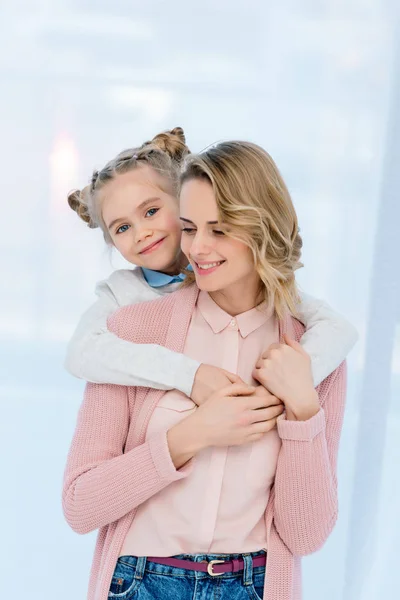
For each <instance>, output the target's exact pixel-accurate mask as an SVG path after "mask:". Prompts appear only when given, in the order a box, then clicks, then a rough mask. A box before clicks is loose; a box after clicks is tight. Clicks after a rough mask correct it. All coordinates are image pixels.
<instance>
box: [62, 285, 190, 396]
mask: <svg viewBox="0 0 400 600" xmlns="http://www.w3.org/2000/svg"><path fill="white" fill-rule="evenodd" d="M96 293H97V295H98V300H97V302H95V303H94V304H93V305H92V306H91V307H90V308H89V309H88V310H87V311H86V312H85V313H84V315H83V316H82V317H81V320H80V322H79V324H78V327H77V328H76V330H75V333H74V335H73V337H72V339H71V341H70V342H69V344H68V348H67V356H66V360H65V368H66V369H67V370H68V371H69V372H70V373H71V374H72V375H74V376H75V377H79V378H80V379H85V380H86V381H89V382H92V383H113V384H116V385H127V386H144V387H150V388H155V389H159V390H170V389H178V390H180V391H181V392H183V393H184V394H186V395H187V396H189V397H190V394H191V391H192V387H193V382H194V378H195V375H196V371H197V369H198V368H199V366H200V363H199V362H197V361H195V360H192V359H191V358H189V357H188V356H185V355H184V354H179V353H177V352H173V351H172V350H169V349H167V348H164V347H163V346H157V345H156V344H134V343H132V342H127V341H126V340H122V339H120V338H119V337H117V336H116V335H114V334H113V333H111V332H110V331H108V329H107V319H108V317H109V316H110V315H111V314H112V313H113V312H115V311H116V310H118V308H120V306H121V304H120V303H119V302H118V300H117V298H116V297H115V295H114V294H113V292H112V290H111V288H110V287H109V286H108V284H107V281H102V282H100V283H99V284H97V287H96ZM132 304H134V302H132Z"/></svg>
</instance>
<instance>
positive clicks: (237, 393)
mask: <svg viewBox="0 0 400 600" xmlns="http://www.w3.org/2000/svg"><path fill="white" fill-rule="evenodd" d="M283 410H284V405H283V403H282V402H281V401H280V400H279V399H278V398H276V397H275V396H273V395H272V394H270V393H269V392H268V390H266V389H265V388H263V386H261V385H260V386H257V387H256V388H254V387H252V386H248V385H246V384H245V383H243V382H242V383H234V384H230V385H228V386H226V387H225V388H223V389H222V390H219V391H217V392H215V393H214V394H212V395H211V397H210V398H209V399H208V400H207V402H205V403H204V404H202V405H201V406H200V407H199V408H198V409H197V410H196V411H195V412H193V413H192V414H191V415H190V416H188V417H186V418H185V419H183V420H182V421H180V422H179V423H177V424H176V425H174V427H172V428H171V429H170V430H169V431H168V444H169V450H170V454H171V458H172V461H173V463H174V465H175V467H176V468H177V469H179V468H180V467H181V466H182V465H184V464H185V463H186V462H187V461H188V460H190V459H191V458H192V457H193V456H195V455H196V454H197V453H198V452H200V450H202V449H204V448H207V447H209V446H240V445H242V444H248V443H249V442H255V441H257V440H259V439H260V438H261V437H262V436H263V435H264V433H267V432H268V431H271V429H273V428H274V427H275V426H276V419H277V417H278V416H279V415H280V414H282V412H283Z"/></svg>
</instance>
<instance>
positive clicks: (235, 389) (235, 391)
mask: <svg viewBox="0 0 400 600" xmlns="http://www.w3.org/2000/svg"><path fill="white" fill-rule="evenodd" d="M255 389H256V388H255V387H254V386H253V385H247V384H246V383H232V384H231V385H227V386H226V387H225V388H223V389H222V390H221V391H222V393H223V395H224V396H248V395H250V394H252V393H253V392H254V390H255Z"/></svg>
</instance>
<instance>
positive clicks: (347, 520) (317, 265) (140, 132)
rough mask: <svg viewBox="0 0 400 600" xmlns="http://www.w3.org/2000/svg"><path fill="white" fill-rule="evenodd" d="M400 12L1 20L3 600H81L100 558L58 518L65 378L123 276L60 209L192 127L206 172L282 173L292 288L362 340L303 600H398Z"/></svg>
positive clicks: (207, 4)
mask: <svg viewBox="0 0 400 600" xmlns="http://www.w3.org/2000/svg"><path fill="white" fill-rule="evenodd" d="M395 6H396V4H395V2H384V1H379V0H336V1H334V0H327V1H317V0H315V1H313V0H296V1H294V0H273V1H270V2H262V1H255V0H247V1H246V2H239V1H237V0H230V1H227V0H214V1H210V0H203V1H202V2H195V3H194V2H188V1H186V2H183V1H182V0H179V1H175V2H170V3H165V2H155V1H153V0H147V1H146V2H135V1H124V0H113V1H112V2H104V1H102V0H98V1H97V2H94V1H89V0H79V1H78V0H76V1H73V0H64V1H62V0H47V1H46V0H42V1H39V0H31V1H29V2H28V1H22V0H21V1H18V0H2V2H1V5H0V43H1V52H0V85H1V90H0V91H1V93H0V132H1V137H0V159H1V162H0V164H1V188H0V195H1V216H2V219H1V223H2V226H1V235H0V246H1V252H0V257H1V258H0V260H1V283H2V294H1V303H2V305H1V311H0V341H1V349H0V368H1V379H0V397H1V419H0V427H1V444H2V447H1V457H2V463H1V464H2V473H3V481H2V494H1V508H2V511H1V516H2V528H1V530H2V535H1V539H2V543H1V545H0V565H1V581H2V587H3V591H2V593H1V597H3V596H4V597H8V596H9V595H10V594H12V595H13V596H15V597H17V596H18V597H21V598H29V600H43V599H46V600H47V599H49V600H51V599H53V598H55V597H57V599H58V600H70V599H71V598H77V599H84V598H85V595H86V586H87V579H88V573H89V568H90V562H91V557H92V551H93V546H94V541H95V535H94V534H92V535H88V536H78V535H77V534H75V533H73V532H72V531H71V530H70V529H69V528H68V526H67V525H66V523H65V522H64V520H63V516H62V512H61V501H60V497H61V482H62V474H63V469H64V464H65V459H66V454H67V451H68V447H69V443H70V440H71V437H72V433H73V430H74V426H75V419H76V414H77V410H78V406H79V404H80V401H81V396H82V388H83V383H82V382H80V381H77V380H74V379H73V378H72V377H70V376H69V375H67V373H66V372H65V371H64V370H63V365H62V362H63V357H64V353H65V345H66V342H67V340H68V338H69V337H70V335H71V333H72V331H73V328H74V325H75V324H76V323H77V320H78V318H79V315H80V314H81V313H82V312H83V310H84V309H85V308H86V307H87V306H88V305H89V304H90V303H91V302H92V300H93V288H94V284H95V282H96V281H97V280H98V279H101V278H103V277H105V276H107V275H108V274H109V273H110V272H111V270H112V269H113V268H114V267H118V266H121V265H122V261H120V260H118V258H117V257H116V256H113V257H112V258H111V259H110V256H109V254H108V252H107V251H106V249H105V248H104V245H103V241H102V238H101V235H100V233H99V232H98V231H91V230H89V229H87V228H86V227H85V226H84V225H83V223H81V222H79V221H78V219H77V218H76V215H74V214H73V213H72V211H70V209H69V208H68V206H67V203H66V195H67V192H68V191H69V190H70V189H72V188H73V187H75V186H83V185H84V184H85V183H86V181H87V179H88V178H89V177H90V174H91V171H92V169H93V168H94V167H100V166H101V165H102V164H103V163H104V162H105V161H106V160H108V159H109V158H111V157H112V156H113V155H114V154H116V153H117V152H118V151H120V150H122V149H123V148H125V147H128V146H131V145H134V144H136V143H141V142H142V141H144V140H145V139H148V138H149V137H151V136H153V135H154V134H155V133H157V132H158V131H160V130H163V129H166V128H170V127H173V126H176V125H180V126H182V127H184V129H185V131H186V133H187V138H188V142H189V144H190V146H191V147H192V149H193V150H200V149H202V148H203V147H204V146H206V145H207V144H209V143H211V142H214V141H216V140H219V139H222V138H243V139H249V140H252V141H255V142H258V143H260V144H261V145H263V146H264V147H265V148H266V149H267V150H268V151H269V152H270V153H271V154H272V155H273V157H274V158H275V159H276V161H277V163H278V165H279V166H280V168H281V171H282V173H283V175H284V177H285V178H286V180H287V182H288V185H289V187H290V190H291V192H292V195H293V199H294V202H295V205H296V208H297V211H298V215H299V220H300V225H301V229H302V234H303V237H304V262H305V265H306V268H305V269H304V270H302V271H301V272H299V277H298V280H299V283H301V285H302V287H303V288H304V289H305V290H306V291H307V292H309V293H312V294H314V295H316V296H320V297H324V298H325V299H327V300H328V301H329V302H330V303H331V304H332V305H333V306H334V307H336V308H337V309H338V310H339V311H341V312H342V313H344V314H345V315H346V316H347V317H348V318H349V319H350V320H351V321H352V322H353V323H354V324H355V325H356V326H357V328H358V330H359V332H360V342H359V344H358V346H357V347H356V349H355V350H354V351H353V352H352V354H351V356H350V358H349V395H348V408H347V413H346V420H345V426H344V430H343V437H342V442H341V448H340V461H339V485H340V519H339V522H338V524H337V527H336V529H335V531H334V533H333V534H332V536H331V537H330V539H329V541H328V542H327V544H326V546H325V548H324V549H323V550H322V551H320V552H319V553H317V554H315V555H314V556H312V557H309V558H307V559H305V560H304V588H305V594H304V597H305V600H320V598H322V597H324V598H325V600H360V599H362V600H378V599H379V600H380V599H381V598H385V600H395V599H396V598H398V594H399V592H398V589H399V585H400V580H399V579H400V578H399V571H400V569H399V562H398V561H399V558H398V557H399V550H398V544H399V539H400V521H399V517H398V507H399V505H400V483H399V464H400V446H399V443H398V439H399V437H400V411H399V402H398V400H399V395H400V382H399V378H400V333H399V332H400V328H399V313H400V310H399V307H400V269H399V266H398V254H399V249H398V248H399V247H398V229H399V223H400V208H399V206H400V202H399V191H398V190H399V183H400V181H399V179H400V175H399V165H400V127H399V116H400V115H399V111H400V94H399V90H400V83H399V81H400V76H399V66H398V65H399V64H400V61H399V60H398V58H397V59H396V54H397V55H399V48H398V47H396V44H397V42H398V40H399V38H400V36H399V31H398V30H397V29H396V26H397V15H396V14H395ZM396 60H397V62H396ZM396 65H397V66H396Z"/></svg>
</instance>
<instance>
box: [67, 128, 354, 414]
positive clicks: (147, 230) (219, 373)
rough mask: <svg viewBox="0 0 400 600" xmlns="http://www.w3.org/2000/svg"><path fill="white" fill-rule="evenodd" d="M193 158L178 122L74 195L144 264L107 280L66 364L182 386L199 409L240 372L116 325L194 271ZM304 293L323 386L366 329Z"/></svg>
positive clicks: (121, 378) (83, 212)
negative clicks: (125, 334)
mask: <svg viewBox="0 0 400 600" xmlns="http://www.w3.org/2000/svg"><path fill="white" fill-rule="evenodd" d="M188 154H189V149H188V147H187V146H186V143H185V136H184V134H183V131H182V129H181V128H179V127H177V128H175V129H173V130H172V131H170V132H166V133H161V134H159V135H157V136H155V138H154V139H153V140H151V141H150V142H146V143H144V144H143V145H142V146H141V147H139V148H133V149H131V150H127V151H125V152H122V153H121V154H119V155H118V156H117V157H116V158H115V159H114V160H112V161H110V162H109V163H108V164H107V165H106V166H105V167H104V168H103V169H102V170H101V171H99V172H98V171H95V172H94V173H93V177H92V181H91V184H90V185H89V186H88V187H87V188H85V189H84V190H83V191H82V192H79V191H77V192H74V193H73V194H71V195H70V196H69V198H68V200H69V204H70V206H71V207H72V208H73V209H74V210H76V212H77V213H78V215H79V216H80V217H81V218H82V219H83V220H84V221H85V222H87V223H88V224H89V226H90V227H98V226H100V227H101V229H102V231H103V234H104V237H105V240H106V242H107V243H109V244H111V245H113V246H114V247H115V248H117V250H119V251H120V253H121V254H122V256H123V257H124V258H125V259H126V260H127V261H129V262H131V263H132V264H134V265H137V266H138V267H139V268H135V269H132V270H118V271H115V272H114V273H113V274H112V275H111V276H110V277H109V279H108V280H107V281H103V282H100V283H99V284H98V285H97V289H96V292H97V295H98V297H99V298H98V300H97V302H96V303H95V304H94V305H93V306H92V307H90V308H89V309H88V311H87V312H86V313H85V314H84V315H83V317H82V318H81V321H80V323H79V325H78V327H77V329H76V331H75V333H74V336H73V338H72V340H71V342H70V344H69V347H68V351H67V358H66V368H67V369H68V370H69V372H70V373H72V374H73V375H75V376H76V377H80V378H82V379H85V380H87V381H90V382H94V383H115V384H117V385H118V384H119V385H135V386H148V387H151V388H155V389H159V390H169V389H174V388H175V389H178V390H180V391H181V392H183V393H184V394H186V395H187V396H188V397H191V398H192V400H194V402H195V403H196V404H198V405H199V404H201V403H202V402H203V401H204V400H205V399H206V398H207V397H208V396H209V394H210V393H212V392H213V391H216V390H217V389H220V388H221V387H223V386H224V385H226V384H227V383H229V382H230V381H234V380H235V379H234V378H233V377H232V375H228V373H226V372H225V371H223V370H221V369H219V368H216V367H215V366H212V365H209V364H207V362H206V363H202V364H200V363H199V361H197V360H193V358H191V357H189V356H185V355H183V354H181V353H176V352H173V351H171V350H169V349H167V348H164V347H162V346H157V345H154V344H140V345H138V344H134V343H130V342H126V341H125V340H121V339H119V338H118V337H117V336H116V335H115V334H114V333H112V332H110V331H109V330H108V328H107V318H108V317H109V315H110V314H112V313H113V312H114V311H115V310H117V309H118V308H119V307H121V306H125V305H128V304H136V303H139V302H143V301H146V300H152V299H155V298H157V297H159V296H161V295H163V294H166V293H169V292H173V291H175V290H176V289H177V288H178V287H179V285H180V284H181V282H182V280H183V279H184V277H185V275H184V274H183V273H182V267H183V266H186V264H187V258H186V257H185V255H184V254H183V252H182V251H181V248H180V237H181V230H180V223H179V218H178V217H179V210H178V201H177V199H176V198H177V193H178V177H179V170H180V167H181V163H182V161H183V160H184V159H185V157H186V156H187V155H188ZM100 198H102V202H101V203H100ZM300 298H301V302H299V303H298V304H297V306H296V311H297V312H296V314H297V317H298V318H299V319H300V321H301V322H302V323H304V325H305V326H306V331H305V333H304V335H303V337H302V339H301V344H302V345H303V347H304V349H305V350H306V351H307V353H308V354H309V355H310V357H311V362H312V370H313V378H314V384H315V385H318V384H319V383H320V382H321V381H322V380H323V379H324V378H325V377H326V376H327V375H328V374H329V373H331V372H332V371H333V370H334V369H335V368H336V367H337V366H338V365H339V364H340V362H341V361H342V360H343V359H344V358H345V356H346V355H347V354H348V352H349V351H350V350H351V348H352V347H353V346H354V344H355V342H356V340H357V334H356V332H355V329H354V328H353V326H352V325H350V324H349V323H348V322H347V321H346V320H345V319H344V318H343V317H341V316H340V315H338V314H337V313H335V312H334V311H333V310H332V309H331V308H330V307H329V306H328V305H327V304H326V303H325V302H323V301H321V300H317V299H315V298H312V297H311V296H307V295H306V294H304V293H303V294H300Z"/></svg>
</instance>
